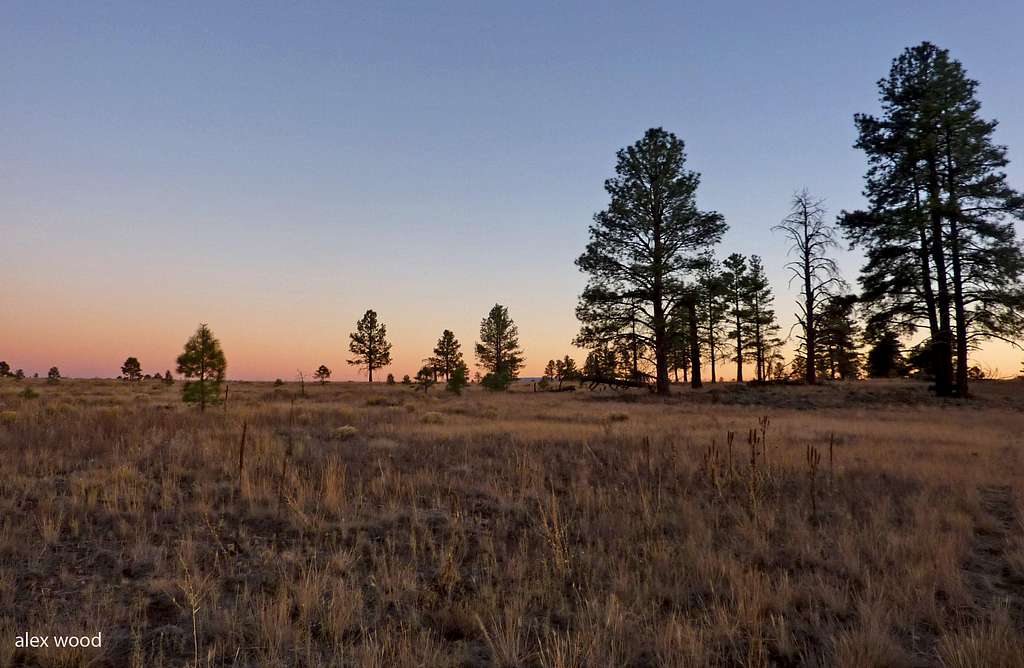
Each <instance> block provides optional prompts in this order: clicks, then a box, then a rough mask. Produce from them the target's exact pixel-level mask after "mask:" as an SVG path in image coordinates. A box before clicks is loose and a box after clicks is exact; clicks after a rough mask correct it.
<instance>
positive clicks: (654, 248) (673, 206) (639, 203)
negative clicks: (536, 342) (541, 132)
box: [576, 128, 726, 394]
mask: <svg viewBox="0 0 1024 668" xmlns="http://www.w3.org/2000/svg"><path fill="white" fill-rule="evenodd" d="M616 156H617V160H616V166H615V176H614V177H612V178H610V179H608V180H607V181H605V190H606V191H607V193H608V196H609V198H610V201H609V204H608V206H607V208H605V209H604V210H603V211H600V212H598V213H597V214H595V215H594V219H593V222H592V224H591V225H590V241H589V243H588V244H587V247H586V249H585V250H584V252H583V254H582V255H580V257H579V258H578V259H577V260H576V265H577V266H578V267H579V268H580V270H581V271H583V272H584V273H585V274H587V276H588V281H587V285H586V287H585V288H584V290H583V293H582V294H581V295H580V299H579V304H578V306H577V308H576V314H577V317H578V318H579V320H580V324H581V328H580V334H579V336H578V337H577V342H578V343H579V344H581V345H583V346H584V347H589V348H593V347H599V346H605V345H610V346H612V347H616V346H617V345H619V344H620V343H621V342H622V341H623V340H628V338H630V337H631V338H632V339H633V341H632V345H633V350H634V354H633V361H634V369H636V367H637V365H638V359H639V355H638V354H637V351H638V348H639V346H640V345H643V346H646V347H649V348H650V349H651V351H652V352H653V357H654V366H655V377H656V383H657V390H658V392H659V393H660V394H668V393H669V376H668V373H669V354H670V351H671V340H670V335H669V325H668V323H669V321H670V319H671V318H672V316H673V315H674V314H675V312H676V311H677V309H682V308H685V303H686V301H687V300H692V299H693V294H692V293H693V291H692V286H690V285H688V284H687V283H686V280H685V279H686V274H687V272H688V271H690V270H691V269H692V268H693V264H694V261H695V259H696V258H695V255H696V254H697V253H698V252H700V251H701V250H703V249H706V248H707V247H709V246H711V245H714V244H715V243H717V242H718V241H719V240H720V239H721V236H722V234H723V232H724V231H725V229H726V225H725V222H724V220H723V218H722V216H721V215H720V214H718V213H716V212H713V211H701V210H700V209H699V208H698V207H697V202H696V193H697V187H698V185H699V184H700V176H699V175H698V174H697V173H696V172H693V171H689V170H687V169H685V164H686V155H685V152H684V145H683V142H682V140H680V139H679V138H678V137H676V136H675V135H674V134H672V133H671V132H667V131H665V130H664V129H662V128H651V129H650V130H648V131H647V132H646V133H644V136H643V138H641V139H640V140H639V141H637V142H636V143H635V144H633V145H632V146H629V147H627V148H624V149H621V150H619V151H618V153H617V154H616Z"/></svg>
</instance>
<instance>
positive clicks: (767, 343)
mask: <svg viewBox="0 0 1024 668" xmlns="http://www.w3.org/2000/svg"><path fill="white" fill-rule="evenodd" d="M747 282H748V289H747V294H746V297H747V334H746V341H747V344H748V346H749V348H750V349H751V357H752V358H753V360H754V372H755V374H756V377H757V380H759V381H765V380H768V376H769V375H770V374H771V361H772V359H771V358H772V350H773V349H776V348H779V347H781V345H782V341H780V340H779V338H778V334H779V323H778V321H777V320H776V319H775V308H774V304H775V296H774V295H773V294H772V288H771V285H770V284H769V282H768V277H767V276H766V275H765V273H764V264H763V263H762V262H761V258H760V257H759V256H757V255H751V256H750V260H749V263H748V265H747Z"/></svg>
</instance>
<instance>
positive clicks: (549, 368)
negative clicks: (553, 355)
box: [543, 360, 558, 381]
mask: <svg viewBox="0 0 1024 668" xmlns="http://www.w3.org/2000/svg"><path fill="white" fill-rule="evenodd" d="M557 373H558V368H557V365H556V364H555V360H548V363H547V365H545V367H544V376H543V378H544V379H546V380H549V381H550V380H554V379H555V375H556V374H557Z"/></svg>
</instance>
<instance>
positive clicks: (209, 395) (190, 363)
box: [177, 323, 227, 411]
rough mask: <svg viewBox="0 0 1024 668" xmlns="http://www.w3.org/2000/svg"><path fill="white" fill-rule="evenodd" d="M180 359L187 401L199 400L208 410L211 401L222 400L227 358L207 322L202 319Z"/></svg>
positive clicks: (197, 401) (196, 401) (183, 396)
mask: <svg viewBox="0 0 1024 668" xmlns="http://www.w3.org/2000/svg"><path fill="white" fill-rule="evenodd" d="M177 363H178V368H177V371H178V373H179V374H181V375H182V376H184V377H185V385H184V388H183V389H182V399H183V400H184V401H185V402H186V403H198V404H199V410H201V411H205V410H206V405H207V404H215V403H218V402H219V401H220V396H221V394H220V384H221V383H222V382H223V381H224V374H225V372H226V371H227V360H226V359H225V358H224V351H223V350H221V347H220V341H218V340H217V339H216V337H214V335H213V332H211V331H210V328H209V327H208V326H207V325H206V323H201V324H200V325H199V328H198V329H196V333H195V334H193V335H192V336H191V338H189V340H188V341H186V342H185V351H184V352H183V353H182V354H181V355H179V356H178V360H177Z"/></svg>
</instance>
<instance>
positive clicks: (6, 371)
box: [0, 362, 11, 378]
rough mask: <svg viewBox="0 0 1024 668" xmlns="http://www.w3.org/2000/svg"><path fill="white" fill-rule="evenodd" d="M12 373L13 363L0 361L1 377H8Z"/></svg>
mask: <svg viewBox="0 0 1024 668" xmlns="http://www.w3.org/2000/svg"><path fill="white" fill-rule="evenodd" d="M10 375H11V365H10V364H8V363H7V362H0V378H6V377H7V376H10Z"/></svg>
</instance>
